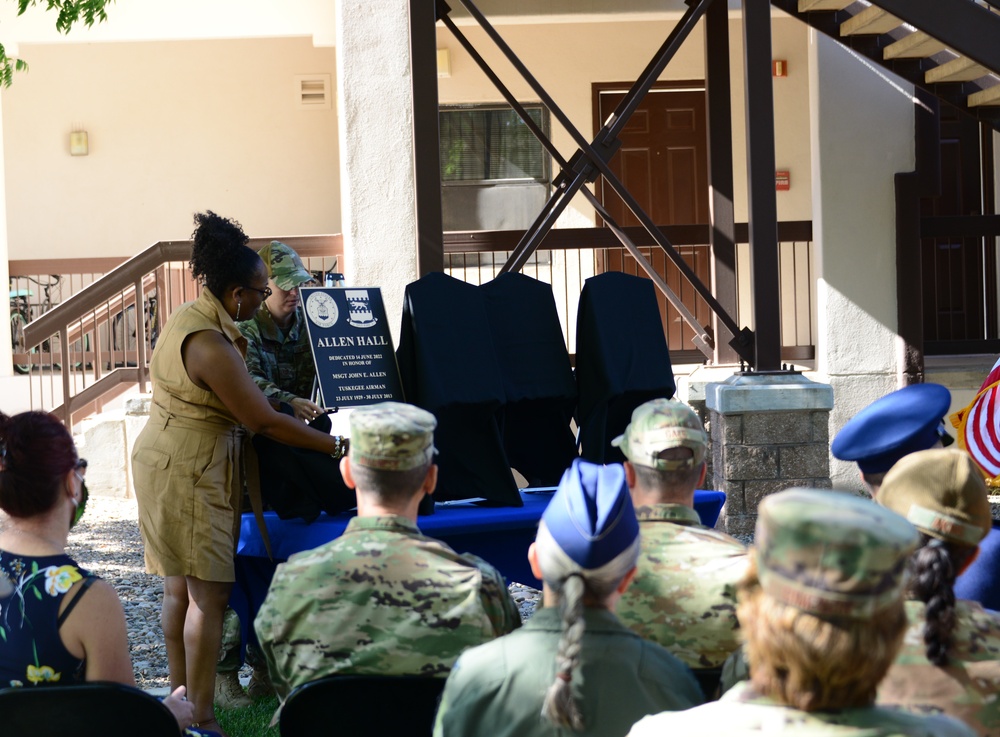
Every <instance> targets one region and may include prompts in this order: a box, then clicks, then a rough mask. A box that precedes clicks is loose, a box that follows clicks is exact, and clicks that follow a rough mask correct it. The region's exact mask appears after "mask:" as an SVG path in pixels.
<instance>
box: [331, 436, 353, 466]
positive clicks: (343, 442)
mask: <svg viewBox="0 0 1000 737" xmlns="http://www.w3.org/2000/svg"><path fill="white" fill-rule="evenodd" d="M333 440H334V442H335V443H336V444H337V449H336V450H335V451H333V452H332V453H331V454H330V457H331V458H333V459H334V460H340V459H341V458H343V457H344V456H345V455H347V451H348V449H349V448H350V446H351V439H350V438H345V437H344V436H343V435H334V436H333Z"/></svg>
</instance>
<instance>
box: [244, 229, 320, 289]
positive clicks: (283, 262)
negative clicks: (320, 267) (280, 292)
mask: <svg viewBox="0 0 1000 737" xmlns="http://www.w3.org/2000/svg"><path fill="white" fill-rule="evenodd" d="M257 255H258V256H260V259H261V261H263V262H264V266H266V267H267V275H268V277H269V278H271V279H274V283H275V285H276V286H277V287H278V289H284V290H285V291H286V292H288V291H291V290H292V289H295V287H298V286H301V285H303V284H305V283H306V282H308V281H312V280H313V278H314V277H313V275H312V274H310V273H309V271H308V269H306V267H305V266H303V265H302V259H300V258H299V254H297V253H295V251H293V250H292V249H291V248H289V247H288V246H286V245H285V244H284V243H282V242H281V241H271V242H270V243H268V244H267V245H266V246H264V247H263V248H262V249H260V250H259V251H258V252H257Z"/></svg>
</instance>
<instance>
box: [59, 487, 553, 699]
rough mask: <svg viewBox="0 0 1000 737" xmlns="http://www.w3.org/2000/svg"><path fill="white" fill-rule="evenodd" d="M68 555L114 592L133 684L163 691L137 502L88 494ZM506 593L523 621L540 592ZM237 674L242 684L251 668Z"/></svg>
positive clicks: (153, 581)
mask: <svg viewBox="0 0 1000 737" xmlns="http://www.w3.org/2000/svg"><path fill="white" fill-rule="evenodd" d="M67 552H68V553H69V555H71V556H72V557H73V558H75V559H76V560H77V561H78V562H79V563H80V565H82V566H83V567H84V568H88V569H90V570H92V571H93V572H94V573H97V574H98V575H100V576H101V577H103V578H104V579H106V580H107V581H108V582H110V583H111V584H112V585H113V586H114V587H115V589H116V590H117V591H118V596H119V597H120V598H121V600H122V604H123V605H124V607H125V618H126V620H127V622H128V639H129V647H130V649H131V653H132V664H133V666H134V667H135V680H136V683H137V684H138V685H139V687H140V688H144V689H157V690H159V689H165V688H166V687H167V686H168V679H167V653H166V650H165V648H164V645H163V631H162V630H161V629H160V605H161V604H162V602H163V579H161V578H159V577H158V576H150V575H147V574H146V573H145V569H144V566H143V561H142V538H141V537H140V536H139V524H138V522H137V511H136V506H135V500H133V499H116V498H111V497H101V496H92V497H91V498H90V500H89V501H88V502H87V512H86V514H84V516H83V519H81V520H80V524H79V525H77V526H76V527H75V528H74V529H73V531H72V532H71V533H70V536H69V546H68V548H67ZM510 591H511V595H512V596H513V598H514V601H515V602H516V603H517V606H518V609H519V610H520V612H521V619H522V620H525V619H527V618H528V617H530V616H531V614H532V613H533V612H534V610H535V605H536V604H537V603H538V598H539V592H538V590H537V589H533V588H530V587H528V586H522V585H520V584H516V583H515V584H511V586H510ZM241 676H242V680H244V682H245V681H246V680H247V679H248V678H249V676H250V670H249V668H244V672H241Z"/></svg>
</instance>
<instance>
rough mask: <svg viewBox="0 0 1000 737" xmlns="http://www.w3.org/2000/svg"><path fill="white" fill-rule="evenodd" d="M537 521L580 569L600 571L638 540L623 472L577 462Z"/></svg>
mask: <svg viewBox="0 0 1000 737" xmlns="http://www.w3.org/2000/svg"><path fill="white" fill-rule="evenodd" d="M542 521H543V522H545V527H546V528H547V529H548V531H549V534H551V535H552V539H553V540H555V542H556V544H557V545H558V546H559V547H560V548H562V549H563V551H564V552H565V553H566V554H567V555H568V556H569V557H570V558H571V559H572V560H573V561H574V562H575V563H576V564H577V565H578V566H580V567H581V568H583V569H585V570H592V569H594V568H600V567H601V566H603V565H605V564H606V563H608V562H610V561H611V560H613V559H614V558H615V557H616V556H617V555H619V554H620V553H621V552H623V551H624V550H626V549H628V547H629V546H630V545H631V544H632V543H633V542H634V541H635V539H636V538H637V537H638V536H639V522H638V521H637V520H636V518H635V510H634V509H633V508H632V498H631V497H630V496H629V492H628V485H627V484H626V483H625V468H624V467H623V466H622V465H621V464H618V463H615V464H612V465H610V466H601V465H597V464H594V463H588V462H587V461H583V460H580V459H579V458H578V459H576V460H574V461H573V465H572V466H570V467H569V469H567V471H566V472H565V473H564V474H563V476H562V479H561V480H560V481H559V487H558V488H557V489H556V493H555V495H554V496H553V497H552V501H551V502H549V505H548V506H547V507H546V508H545V512H543V513H542Z"/></svg>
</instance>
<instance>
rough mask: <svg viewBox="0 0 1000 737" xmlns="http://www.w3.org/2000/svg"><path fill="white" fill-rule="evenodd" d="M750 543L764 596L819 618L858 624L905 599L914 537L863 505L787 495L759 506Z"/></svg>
mask: <svg viewBox="0 0 1000 737" xmlns="http://www.w3.org/2000/svg"><path fill="white" fill-rule="evenodd" d="M754 539H755V548H754V551H755V552H754V555H755V556H756V560H757V575H758V577H759V579H760V585H761V588H762V589H763V590H764V592H765V593H767V594H768V595H770V596H772V597H774V598H775V599H778V600H779V601H782V602H784V603H785V604H788V605H790V606H793V607H795V608H797V609H801V610H803V611H806V612H809V613H811V614H815V615H816V616H818V617H821V618H831V617H846V618H850V619H863V618H866V617H870V616H872V615H874V614H876V613H877V612H879V611H881V610H883V609H885V608H886V607H888V606H890V605H891V604H893V603H894V602H896V601H898V600H899V599H900V598H901V597H902V591H903V584H904V578H905V577H904V571H905V567H906V559H907V558H908V557H909V555H910V553H911V552H913V550H914V549H915V548H916V547H917V542H918V540H919V537H918V535H917V531H916V529H915V528H914V527H913V525H911V524H910V523H909V522H907V521H906V520H905V519H903V518H902V517H900V516H899V515H898V514H896V513H895V512H891V511H889V510H888V509H885V508H884V507H880V506H878V505H877V504H872V503H871V502H870V501H868V500H867V499H862V498H861V497H858V496H854V495H853V494H848V493H845V492H839V491H821V490H818V489H788V490H787V491H781V492H778V493H777V494H774V495H772V496H769V497H767V498H766V499H764V501H763V502H761V505H760V507H759V510H758V516H757V529H756V533H755V538H754Z"/></svg>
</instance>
